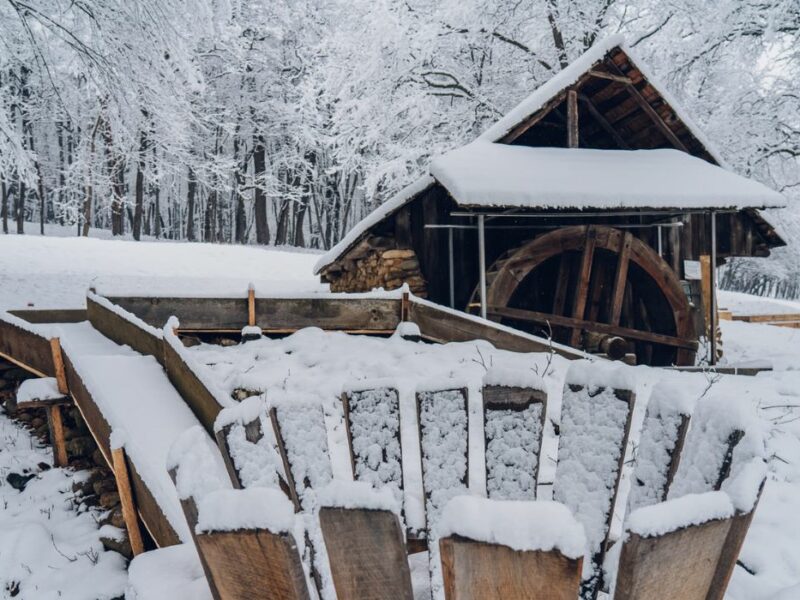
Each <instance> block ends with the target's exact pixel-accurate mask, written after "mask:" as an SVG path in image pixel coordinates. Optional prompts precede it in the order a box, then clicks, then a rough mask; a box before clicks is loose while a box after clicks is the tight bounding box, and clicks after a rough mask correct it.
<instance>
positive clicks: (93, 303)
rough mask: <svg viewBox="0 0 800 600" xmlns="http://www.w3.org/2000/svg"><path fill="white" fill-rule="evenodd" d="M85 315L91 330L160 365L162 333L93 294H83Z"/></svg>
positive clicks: (162, 353)
mask: <svg viewBox="0 0 800 600" xmlns="http://www.w3.org/2000/svg"><path fill="white" fill-rule="evenodd" d="M86 312H87V315H88V317H89V322H90V323H91V324H92V327H94V328H95V329H97V330H98V331H99V332H100V333H102V334H103V335H104V336H106V337H107V338H108V339H110V340H113V341H115V342H116V343H118V344H120V345H128V346H130V347H131V348H133V349H134V350H136V351H137V352H140V353H142V354H149V355H150V356H155V357H156V359H157V360H158V361H159V362H160V363H163V362H164V347H163V342H162V338H163V336H162V333H161V330H160V329H157V328H155V327H153V326H151V325H148V324H147V323H145V322H144V321H142V320H141V319H140V318H139V317H137V316H136V315H134V314H133V313H131V312H128V311H127V310H125V309H124V308H122V307H121V306H117V305H116V304H114V303H113V302H111V301H110V300H109V299H108V298H104V297H103V296H99V295H97V294H95V293H93V292H89V293H87V294H86Z"/></svg>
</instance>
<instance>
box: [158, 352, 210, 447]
mask: <svg viewBox="0 0 800 600" xmlns="http://www.w3.org/2000/svg"><path fill="white" fill-rule="evenodd" d="M162 347H163V356H164V362H163V365H164V370H165V371H166V372H167V377H168V378H169V381H170V383H172V385H173V386H174V387H175V389H176V390H177V391H178V393H179V394H180V395H181V398H183V399H184V401H185V402H186V404H187V405H188V406H189V408H190V409H191V410H192V412H193V413H194V415H195V416H196V417H197V419H198V420H199V421H200V423H201V424H202V425H203V427H205V429H206V431H208V433H209V435H212V436H213V435H214V421H215V420H216V418H217V415H218V414H219V412H220V411H221V410H222V407H221V406H220V405H219V402H217V399H216V398H215V397H214V395H213V394H212V393H211V392H209V391H208V388H206V386H205V385H203V382H202V381H200V378H199V377H197V375H196V374H195V372H194V371H193V370H192V369H191V367H189V365H187V364H186V363H185V362H184V361H183V359H182V358H181V356H180V355H179V354H178V353H177V352H176V351H175V349H174V348H173V347H172V346H170V344H169V342H167V341H166V340H163V342H162Z"/></svg>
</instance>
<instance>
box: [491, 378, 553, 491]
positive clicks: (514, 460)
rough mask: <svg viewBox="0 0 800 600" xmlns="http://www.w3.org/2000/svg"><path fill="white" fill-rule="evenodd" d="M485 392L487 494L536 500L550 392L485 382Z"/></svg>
mask: <svg viewBox="0 0 800 600" xmlns="http://www.w3.org/2000/svg"><path fill="white" fill-rule="evenodd" d="M482 396H483V429H484V448H485V453H484V456H485V458H486V491H487V496H488V497H489V498H491V499H498V500H535V499H536V483H537V478H538V474H539V461H540V458H541V452H542V440H543V438H544V422H545V421H544V418H545V411H546V406H547V394H546V393H545V392H543V391H541V390H536V389H532V388H523V387H506V386H499V385H485V386H483V393H482ZM520 450H523V452H522V453H521V454H522V456H520ZM501 466H502V468H500V467H501Z"/></svg>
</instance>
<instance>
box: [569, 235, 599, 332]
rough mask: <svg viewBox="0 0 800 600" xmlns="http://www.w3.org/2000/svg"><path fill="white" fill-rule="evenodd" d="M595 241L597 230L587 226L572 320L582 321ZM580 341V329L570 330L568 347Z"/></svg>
mask: <svg viewBox="0 0 800 600" xmlns="http://www.w3.org/2000/svg"><path fill="white" fill-rule="evenodd" d="M596 241H597V230H596V229H595V228H594V227H593V226H591V225H589V226H588V227H587V229H586V240H585V242H584V244H583V254H582V256H581V266H580V271H579V272H578V287H577V288H575V300H574V302H573V305H572V318H573V319H583V317H584V312H585V311H586V296H587V294H588V293H589V279H590V278H591V276H592V261H593V259H594V247H595V244H596ZM580 339H581V328H580V327H575V328H573V329H572V334H571V335H570V338H569V345H570V346H573V347H577V345H578V343H579V342H580Z"/></svg>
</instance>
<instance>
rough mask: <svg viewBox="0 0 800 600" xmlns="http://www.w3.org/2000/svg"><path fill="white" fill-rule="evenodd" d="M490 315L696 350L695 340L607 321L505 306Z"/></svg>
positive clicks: (499, 307) (494, 308) (496, 308)
mask: <svg viewBox="0 0 800 600" xmlns="http://www.w3.org/2000/svg"><path fill="white" fill-rule="evenodd" d="M489 314H490V315H497V316H499V317H508V318H510V319H519V320H521V321H534V322H536V323H550V324H551V325H563V326H565V327H573V328H578V329H579V330H580V329H586V330H589V331H595V332H597V333H608V334H611V335H618V336H620V337H623V338H626V339H628V338H630V339H635V340H642V341H645V342H651V343H654V344H664V345H666V346H676V347H678V348H686V349H688V350H696V349H697V342H695V341H693V340H684V339H681V338H677V337H674V336H671V335H664V334H663V333H653V332H651V331H640V330H638V329H632V328H630V327H619V326H615V325H609V324H607V323H598V322H596V321H587V320H585V319H573V318H572V317H562V316H559V315H551V314H548V313H543V312H538V311H535V310H524V309H521V308H510V307H506V306H490V307H489Z"/></svg>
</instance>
